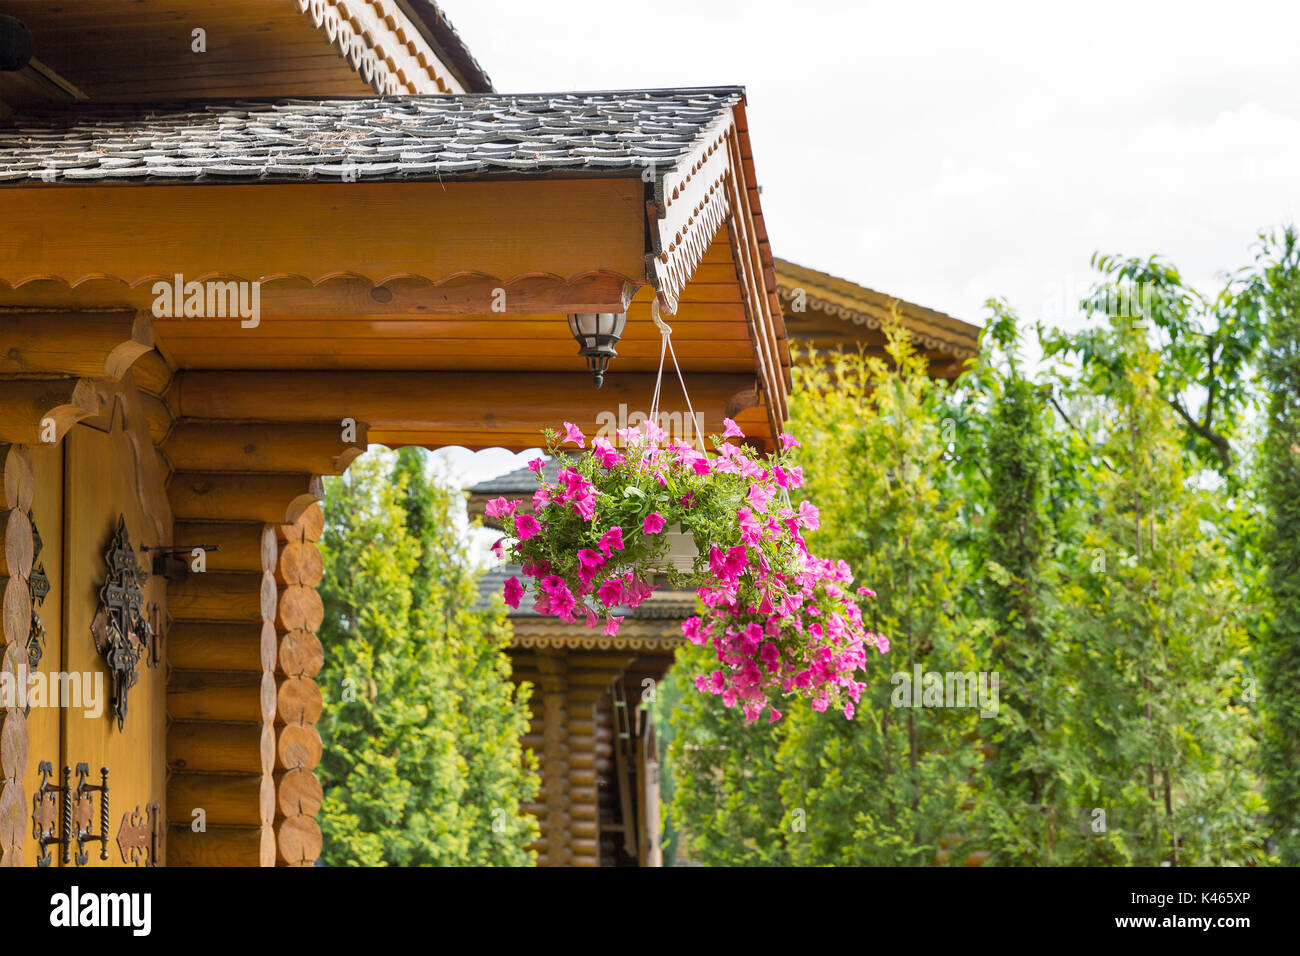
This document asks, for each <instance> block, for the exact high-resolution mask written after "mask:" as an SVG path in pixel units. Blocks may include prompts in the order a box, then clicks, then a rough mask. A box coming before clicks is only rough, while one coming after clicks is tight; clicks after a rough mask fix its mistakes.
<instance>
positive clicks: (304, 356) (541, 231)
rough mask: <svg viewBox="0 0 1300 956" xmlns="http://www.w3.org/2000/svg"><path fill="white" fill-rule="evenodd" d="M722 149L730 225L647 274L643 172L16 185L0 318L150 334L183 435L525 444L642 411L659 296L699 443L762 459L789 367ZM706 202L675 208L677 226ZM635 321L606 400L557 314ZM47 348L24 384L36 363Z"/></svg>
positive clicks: (745, 197)
mask: <svg viewBox="0 0 1300 956" xmlns="http://www.w3.org/2000/svg"><path fill="white" fill-rule="evenodd" d="M720 137H721V138H720V139H718V140H716V141H715V142H716V146H715V149H714V155H713V156H712V157H710V159H711V160H712V161H713V165H712V166H711V167H710V169H720V170H722V173H723V174H722V178H721V179H720V180H717V181H715V188H714V189H713V193H714V194H715V195H716V194H719V193H721V194H722V196H723V198H724V200H725V203H726V210H727V211H726V214H725V217H724V218H723V219H722V220H719V221H717V222H714V223H713V224H712V225H711V226H707V227H706V225H702V223H708V222H710V220H708V219H707V218H703V219H702V218H701V217H699V216H687V217H685V220H684V222H685V226H684V228H686V229H687V230H689V231H690V233H691V241H690V242H682V243H676V244H669V245H668V247H667V248H666V249H663V250H662V252H661V253H660V254H659V255H654V256H652V255H651V254H650V252H649V250H648V249H647V240H646V236H647V234H649V233H652V232H655V231H656V230H658V229H660V228H661V223H660V221H659V220H657V219H655V218H653V216H654V213H655V212H656V209H655V206H654V203H653V201H652V200H651V199H650V197H649V196H648V193H649V189H648V187H647V184H645V183H643V182H642V180H641V179H640V177H632V176H627V175H624V176H610V177H598V178H591V177H588V178H560V177H555V178H542V177H533V178H529V179H507V178H498V179H492V180H479V181H446V182H442V183H439V182H412V181H390V182H361V183H319V182H316V183H258V184H215V183H214V184H202V185H195V184H171V183H142V184H131V185H126V184H116V185H65V184H36V185H31V186H27V185H24V186H10V187H5V188H3V189H0V206H2V207H3V208H4V211H5V218H6V224H7V226H8V228H9V229H10V231H11V234H12V235H15V236H22V237H24V238H23V241H22V242H21V243H10V244H6V245H5V246H4V247H3V248H0V312H3V313H8V314H9V315H12V316H16V315H23V314H31V313H33V312H41V313H45V314H46V315H47V318H46V320H45V322H46V325H47V327H48V328H49V330H50V331H49V336H50V337H51V338H54V339H57V338H58V337H59V334H60V332H59V331H58V330H59V329H60V328H66V329H67V334H68V335H69V336H70V337H71V338H73V339H76V338H77V335H76V334H74V333H75V330H76V329H78V328H79V327H80V326H81V325H84V323H85V321H86V319H85V316H86V315H87V314H89V313H92V312H93V313H107V314H117V315H121V316H124V317H125V318H126V319H127V320H128V321H127V325H128V326H129V325H131V320H138V322H136V324H137V325H141V324H143V325H144V326H146V327H147V332H146V331H142V330H141V329H139V328H137V337H139V336H146V337H147V338H148V341H150V342H151V343H152V344H153V345H154V346H156V349H157V354H159V355H160V357H161V359H162V360H163V362H164V363H165V367H166V368H167V369H168V370H170V372H171V373H174V374H173V375H172V376H171V379H170V382H169V391H168V393H167V404H168V408H169V410H170V414H171V417H172V419H173V420H174V421H176V422H185V421H196V422H202V421H210V422H232V423H233V422H243V423H254V422H294V423H299V424H302V425H306V424H308V423H321V422H328V421H339V420H340V419H343V418H351V419H354V420H355V421H357V422H358V423H364V424H366V425H368V426H369V436H370V440H371V441H373V442H379V443H384V444H390V445H404V444H419V445H426V446H429V447H437V446H442V445H452V444H456V445H463V446H466V447H471V448H482V447H492V446H500V447H506V448H516V449H519V448H527V447H532V446H535V445H537V444H539V442H540V436H539V435H538V432H539V430H540V429H541V428H543V427H555V426H556V425H557V424H558V423H559V422H560V421H561V420H564V419H567V420H570V421H575V422H576V423H579V424H580V425H581V426H582V427H584V429H586V430H588V432H589V433H594V431H595V429H597V427H598V418H599V416H601V415H602V414H610V413H613V414H617V413H618V411H619V409H620V406H623V407H625V408H628V409H633V410H635V409H642V410H644V409H645V408H647V407H648V405H649V399H650V395H651V392H652V390H653V372H654V370H655V369H656V368H657V367H658V361H659V346H660V335H659V333H658V331H657V329H656V328H655V327H654V324H653V322H652V320H651V317H650V313H651V308H650V306H651V302H652V301H653V300H654V298H655V296H656V294H657V295H658V297H659V303H660V306H661V312H662V313H663V315H664V316H665V318H666V319H667V320H668V321H669V322H670V323H671V324H672V327H673V330H674V333H673V334H674V339H673V340H674V343H675V348H676V352H677V356H678V359H679V361H680V363H681V366H682V371H683V373H684V374H685V375H686V382H687V385H688V388H689V389H690V394H691V398H692V401H693V404H694V406H695V409H696V410H697V412H699V413H700V414H701V417H702V419H703V423H704V429H705V431H706V433H707V432H717V431H720V430H721V428H722V425H721V421H722V418H723V417H731V418H735V419H737V420H738V421H739V422H740V423H741V426H742V427H743V428H745V430H746V432H747V433H748V434H749V435H750V436H751V437H752V438H753V439H755V441H757V442H758V443H760V444H764V443H768V442H770V441H771V439H772V437H773V436H774V435H775V434H776V432H777V431H778V430H779V429H780V428H781V423H782V422H783V421H784V418H785V413H786V412H785V408H786V406H785V402H786V395H787V389H788V384H789V355H788V350H787V347H786V342H785V331H784V323H783V322H782V321H781V314H780V311H779V309H774V303H775V301H776V293H775V286H774V284H772V283H769V281H768V278H767V274H768V272H769V271H770V270H769V269H767V268H766V267H765V256H767V257H768V258H770V254H767V253H766V251H765V250H766V236H765V235H764V234H763V233H762V230H761V219H760V217H759V216H758V214H757V213H755V212H754V208H755V207H754V200H755V199H756V197H757V188H756V187H752V188H751V186H750V185H749V180H748V178H747V177H746V176H745V173H744V165H743V162H742V161H741V157H742V156H743V149H744V146H743V143H742V141H741V140H740V138H739V134H738V130H737V128H736V127H735V126H734V125H732V126H728V127H727V128H726V129H725V130H721V131H720ZM714 157H719V158H714ZM722 159H725V165H724V164H723V163H722V162H721V160H722ZM688 185H689V184H688ZM690 201H691V200H690V198H689V196H687V195H686V191H685V190H682V189H679V190H678V191H677V198H676V199H673V198H672V192H671V191H670V192H669V193H668V198H667V200H666V202H665V207H666V215H665V218H667V215H668V214H671V215H679V213H678V211H677V209H676V208H674V207H677V206H678V204H679V203H686V202H690ZM679 208H681V207H679ZM732 210H739V211H740V212H741V215H739V216H736V215H733V214H732ZM724 225H725V226H726V227H727V228H722V227H723V226H724ZM708 229H712V234H711V235H707V230H708ZM661 235H662V233H661ZM706 235H707V239H706V238H705V237H706ZM664 257H666V262H665V258H664ZM652 261H653V262H657V263H659V264H660V265H663V266H665V271H663V272H658V271H655V268H654V267H652V266H650V265H649V263H650V262H652ZM177 274H180V275H182V276H183V277H184V279H185V281H198V282H208V281H220V282H229V281H234V282H250V283H251V282H254V281H256V282H258V283H260V311H261V317H260V322H259V324H258V325H257V327H256V328H242V327H241V324H240V320H239V318H238V317H237V316H235V317H215V318H201V317H189V318H186V317H163V316H155V315H152V314H151V310H152V306H153V303H154V301H155V299H156V293H155V291H154V290H155V284H157V283H171V282H172V281H173V278H174V276H176V275H177ZM665 276H671V280H670V283H669V284H668V285H664V284H663V282H662V281H661V280H663V278H664V277H665ZM656 284H658V285H657V286H656ZM499 290H504V298H501V293H500V292H499ZM625 308H626V310H627V311H628V314H629V318H628V324H627V331H626V333H625V335H624V338H623V341H622V342H621V343H620V344H619V347H618V350H619V356H618V358H616V359H614V360H613V363H612V364H611V367H610V371H609V374H608V376H607V379H606V385H605V387H604V388H603V389H602V390H601V391H595V390H593V389H592V387H591V380H590V377H589V375H588V374H587V373H586V371H585V368H584V363H583V360H582V359H581V358H580V357H579V356H578V355H577V346H576V344H575V343H574V342H573V339H572V336H571V335H570V332H569V329H568V324H567V321H566V319H565V314H566V313H567V312H571V311H602V312H604V311H619V310H622V309H625ZM498 309H500V311H498ZM60 323H63V325H62V326H61V325H60ZM48 348H55V347H54V346H46V345H35V346H33V352H32V355H31V356H19V357H18V358H17V359H15V360H14V365H15V367H16V368H19V369H39V368H43V367H44V366H43V365H41V363H42V362H43V361H46V359H45V358H43V357H42V356H41V355H38V354H36V353H38V352H39V351H40V350H41V349H48ZM103 360H104V359H103V358H102V357H101V358H99V359H97V361H101V362H102V361H103ZM47 364H49V365H50V366H51V367H53V366H54V365H55V364H57V363H56V362H55V361H54V360H53V359H50V360H49V362H48V363H47ZM80 364H82V365H86V364H87V363H80ZM89 364H90V365H93V364H94V363H89ZM669 374H670V376H671V375H672V373H671V372H669ZM679 392H680V389H678V388H677V387H676V382H675V376H673V377H671V378H670V380H669V382H668V383H666V384H665V386H664V400H663V408H664V410H665V411H679V412H681V413H683V414H684V413H685V404H684V402H683V401H682V400H681V396H680V394H679Z"/></svg>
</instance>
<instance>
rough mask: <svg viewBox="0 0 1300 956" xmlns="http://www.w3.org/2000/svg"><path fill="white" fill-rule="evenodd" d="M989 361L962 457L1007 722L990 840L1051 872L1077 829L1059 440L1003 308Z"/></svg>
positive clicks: (976, 599)
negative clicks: (1064, 805) (1066, 804)
mask: <svg viewBox="0 0 1300 956" xmlns="http://www.w3.org/2000/svg"><path fill="white" fill-rule="evenodd" d="M986 305H987V307H988V308H989V310H990V313H991V314H990V318H989V321H988V322H987V324H986V325H985V328H984V333H983V336H982V349H981V355H980V359H979V361H978V363H977V364H976V365H975V367H974V368H973V369H971V370H970V372H968V374H967V375H966V376H964V377H963V379H962V381H961V385H962V386H963V389H964V390H965V392H966V396H967V404H968V406H970V407H971V409H972V411H971V412H969V413H968V415H967V418H968V422H967V423H965V424H964V427H963V429H962V432H963V434H965V435H969V436H971V440H970V441H967V442H963V443H962V444H961V446H960V447H961V449H962V451H963V455H962V465H963V466H964V469H963V474H964V478H965V481H964V484H963V487H964V488H965V489H967V490H966V496H967V498H968V499H975V501H973V502H972V506H973V510H978V512H979V514H980V517H981V520H980V521H979V523H978V527H977V529H976V532H975V534H974V536H973V539H972V541H971V550H972V552H973V554H974V555H975V560H976V561H977V562H978V564H979V567H980V569H981V571H982V580H979V581H977V582H975V583H976V585H977V587H975V588H974V589H973V591H972V592H971V597H972V598H973V600H972V602H971V603H972V605H973V606H972V608H971V611H970V613H971V615H972V616H973V617H975V618H982V620H981V624H982V627H981V630H982V631H983V632H985V633H987V635H988V641H989V643H988V648H987V656H988V660H989V666H990V667H991V669H992V670H993V672H994V673H996V674H997V675H998V682H999V690H1000V697H1001V699H1000V701H999V708H998V713H997V715H996V717H994V718H993V719H991V720H989V721H981V725H980V729H981V732H982V735H983V737H984V738H985V739H986V740H987V741H988V742H989V745H990V748H991V756H990V759H989V762H988V766H987V768H986V771H987V774H986V778H985V779H984V780H983V793H982V795H981V797H982V799H981V817H982V819H983V823H984V826H985V827H986V829H987V833H986V836H985V839H986V840H987V841H988V843H989V845H990V847H991V848H992V849H993V851H994V853H995V857H994V861H995V862H997V863H1001V864H1020V865H1041V864H1044V863H1049V862H1052V861H1053V859H1054V856H1055V849H1056V844H1057V841H1058V834H1059V830H1060V828H1061V826H1062V825H1063V824H1067V821H1063V820H1061V819H1060V815H1059V812H1058V809H1057V808H1058V804H1060V803H1061V802H1062V801H1063V800H1066V799H1068V795H1067V792H1066V788H1067V779H1066V778H1067V774H1068V770H1067V767H1066V764H1067V763H1068V761H1069V750H1070V748H1069V743H1068V735H1067V734H1066V733H1065V729H1066V728H1065V718H1066V715H1065V713H1064V710H1065V709H1064V707H1063V706H1062V704H1063V702H1064V695H1063V694H1062V690H1063V688H1062V687H1061V677H1062V675H1063V672H1064V647H1065V645H1064V642H1062V641H1061V640H1060V638H1059V626H1060V625H1061V624H1062V623H1064V622H1063V621H1062V620H1061V617H1060V615H1059V613H1056V612H1057V611H1058V596H1057V589H1058V574H1057V570H1058V568H1057V561H1056V556H1055V551H1056V544H1057V542H1056V535H1057V528H1056V522H1055V521H1054V520H1053V514H1052V509H1051V496H1052V490H1053V479H1054V477H1055V476H1056V475H1057V474H1059V471H1060V469H1054V468H1053V461H1054V459H1055V458H1059V457H1060V453H1061V452H1062V450H1063V449H1062V448H1061V446H1060V437H1061V436H1059V435H1057V434H1055V432H1054V428H1053V419H1052V412H1051V409H1050V408H1049V406H1048V400H1047V394H1046V391H1045V389H1044V387H1042V386H1039V385H1036V384H1035V383H1034V382H1033V381H1032V380H1031V379H1030V378H1029V377H1028V375H1027V374H1026V370H1025V367H1024V362H1023V359H1022V358H1021V356H1020V332H1019V328H1018V319H1017V317H1016V315H1015V313H1014V312H1012V311H1011V310H1010V309H1009V308H1008V307H1007V306H1006V305H1005V304H1004V303H1002V302H1000V301H998V300H993V299H990V300H989V301H988V302H987V303H986Z"/></svg>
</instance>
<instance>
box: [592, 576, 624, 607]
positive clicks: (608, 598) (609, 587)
mask: <svg viewBox="0 0 1300 956" xmlns="http://www.w3.org/2000/svg"><path fill="white" fill-rule="evenodd" d="M596 597H597V598H599V599H600V601H601V603H602V604H604V605H605V606H606V607H614V606H615V605H617V604H618V603H619V602H620V601H622V600H623V581H622V580H621V579H620V578H610V579H609V580H608V581H606V582H605V583H604V584H602V585H601V586H600V587H598V588H596Z"/></svg>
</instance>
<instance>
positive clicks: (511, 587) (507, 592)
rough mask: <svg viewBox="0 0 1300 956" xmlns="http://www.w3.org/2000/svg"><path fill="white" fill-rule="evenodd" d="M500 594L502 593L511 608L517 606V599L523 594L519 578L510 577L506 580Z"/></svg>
mask: <svg viewBox="0 0 1300 956" xmlns="http://www.w3.org/2000/svg"><path fill="white" fill-rule="evenodd" d="M502 594H503V595H504V597H505V599H506V603H507V604H509V605H510V606H511V607H513V608H517V607H519V599H520V598H521V597H523V596H524V586H523V585H522V584H520V583H519V578H517V577H512V578H510V579H509V580H508V581H506V585H505V587H504V588H503V589H502Z"/></svg>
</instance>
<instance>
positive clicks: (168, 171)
mask: <svg viewBox="0 0 1300 956" xmlns="http://www.w3.org/2000/svg"><path fill="white" fill-rule="evenodd" d="M743 95H744V94H743V91H742V90H741V89H739V88H737V87H719V88H713V89H691V90H633V91H630V92H598V93H545V94H527V95H524V94H481V93H477V94H465V95H457V96H409V97H366V98H359V99H322V100H304V99H278V100H257V101H247V100H239V101H235V102H229V103H213V102H210V101H208V102H194V103H184V104H177V105H174V106H156V105H155V106H148V107H139V106H115V105H100V104H89V105H87V104H81V105H75V106H69V107H62V108H49V109H44V110H39V111H32V112H29V113H24V114H22V115H19V116H17V117H15V118H14V119H13V120H12V121H11V124H10V125H9V126H8V127H0V183H4V182H10V183H13V182H18V183H23V184H30V183H31V182H33V181H36V182H47V183H49V182H54V183H57V182H61V181H68V182H72V181H76V182H86V181H95V180H106V181H124V182H149V181H160V180H167V179H178V178H183V179H187V180H190V181H197V182H205V181H221V180H228V179H230V178H239V179H262V180H268V179H269V180H281V181H283V180H301V179H315V178H318V177H323V178H329V179H333V178H337V177H342V176H343V175H344V174H345V173H346V175H347V176H349V177H350V176H351V175H352V173H353V171H355V172H356V174H357V175H358V176H364V177H365V178H367V179H370V180H375V179H418V178H424V177H427V178H434V177H438V178H455V177H457V176H476V175H497V176H502V175H505V176H527V177H532V176H545V175H547V174H548V173H560V172H564V173H571V172H572V171H575V170H576V171H579V172H581V171H582V170H584V169H586V170H590V171H592V172H603V173H610V172H613V173H617V172H620V171H626V172H631V171H633V170H641V169H643V168H644V167H645V166H646V165H647V161H648V159H650V158H653V160H654V165H655V170H656V174H657V175H659V176H662V175H663V174H665V173H667V172H669V171H670V170H672V168H673V166H674V164H675V163H676V162H677V160H679V159H680V158H681V157H683V156H684V155H686V154H687V153H689V152H690V151H691V150H692V149H693V148H694V147H695V146H696V145H697V144H698V143H699V142H700V140H701V138H702V136H703V135H704V133H705V131H706V130H707V129H708V128H709V127H710V126H711V125H712V124H713V123H714V122H715V121H716V120H718V119H719V118H720V117H722V116H724V115H725V114H726V113H727V112H728V111H729V110H730V108H731V107H732V106H733V105H734V104H736V103H737V102H739V101H740V99H741V97H742V96H743Z"/></svg>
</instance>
